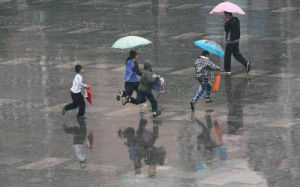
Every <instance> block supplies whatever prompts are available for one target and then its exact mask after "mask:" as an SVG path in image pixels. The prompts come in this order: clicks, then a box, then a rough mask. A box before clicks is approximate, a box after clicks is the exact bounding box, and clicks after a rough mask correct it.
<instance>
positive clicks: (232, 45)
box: [210, 2, 251, 75]
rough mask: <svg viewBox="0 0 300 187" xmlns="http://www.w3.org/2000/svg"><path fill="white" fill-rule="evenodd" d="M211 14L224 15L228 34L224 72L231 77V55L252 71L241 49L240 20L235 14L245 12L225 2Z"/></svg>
mask: <svg viewBox="0 0 300 187" xmlns="http://www.w3.org/2000/svg"><path fill="white" fill-rule="evenodd" d="M210 14H217V15H224V17H225V18H224V28H225V32H226V48H225V58H224V71H225V74H226V75H231V55H232V54H233V56H234V57H235V59H237V60H238V61H239V62H240V63H241V64H242V65H243V66H244V67H245V69H246V72H247V73H248V72H249V71H250V65H251V64H250V62H249V61H247V60H246V59H245V58H244V57H243V56H242V54H241V53H240V49H239V41H240V20H239V18H237V17H234V16H233V14H241V15H245V12H244V11H243V10H242V9H241V8H240V7H239V6H237V5H236V4H234V3H231V2H223V3H220V4H218V5H217V6H216V7H215V8H214V9H213V10H212V11H211V12H210Z"/></svg>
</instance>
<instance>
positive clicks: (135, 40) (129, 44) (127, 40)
mask: <svg viewBox="0 0 300 187" xmlns="http://www.w3.org/2000/svg"><path fill="white" fill-rule="evenodd" d="M151 43H152V42H151V41H149V40H147V39H145V38H142V37H139V36H126V37H123V38H120V39H118V40H117V41H116V42H115V43H114V44H113V45H112V46H111V48H113V49H130V48H134V47H137V46H143V45H148V44H151Z"/></svg>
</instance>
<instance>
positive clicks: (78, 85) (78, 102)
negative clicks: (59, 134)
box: [62, 65, 90, 119]
mask: <svg viewBox="0 0 300 187" xmlns="http://www.w3.org/2000/svg"><path fill="white" fill-rule="evenodd" d="M75 72H76V75H75V78H74V80H73V86H72V88H71V97H72V100H73V103H70V104H68V105H66V106H64V107H63V110H62V115H65V114H66V112H67V111H68V110H73V109H75V108H77V107H79V111H78V114H77V118H78V119H87V117H86V116H84V114H85V101H84V98H83V96H82V94H81V89H83V88H89V87H90V86H89V85H87V84H83V83H82V79H83V72H84V70H83V67H82V66H81V65H76V66H75Z"/></svg>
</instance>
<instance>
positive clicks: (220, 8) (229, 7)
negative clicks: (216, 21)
mask: <svg viewBox="0 0 300 187" xmlns="http://www.w3.org/2000/svg"><path fill="white" fill-rule="evenodd" d="M224 12H231V13H233V14H242V15H245V14H246V13H245V12H244V11H243V10H242V9H241V8H240V7H239V6H237V5H236V4H233V3H230V2H223V3H220V4H218V5H217V6H216V7H215V8H214V9H213V10H212V11H211V12H210V14H217V15H224Z"/></svg>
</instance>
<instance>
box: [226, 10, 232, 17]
mask: <svg viewBox="0 0 300 187" xmlns="http://www.w3.org/2000/svg"><path fill="white" fill-rule="evenodd" d="M224 13H225V14H228V15H229V16H232V13H231V12H226V11H225V12H224Z"/></svg>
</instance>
